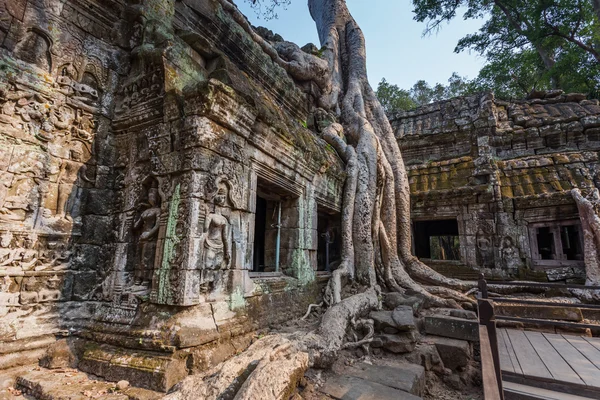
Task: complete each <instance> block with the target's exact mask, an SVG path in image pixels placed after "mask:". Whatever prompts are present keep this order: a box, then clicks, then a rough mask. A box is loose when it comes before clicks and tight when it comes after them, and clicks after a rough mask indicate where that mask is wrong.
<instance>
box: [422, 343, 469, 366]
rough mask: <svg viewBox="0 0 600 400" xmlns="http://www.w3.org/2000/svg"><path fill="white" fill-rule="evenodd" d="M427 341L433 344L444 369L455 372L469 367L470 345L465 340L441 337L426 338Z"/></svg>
mask: <svg viewBox="0 0 600 400" xmlns="http://www.w3.org/2000/svg"><path fill="white" fill-rule="evenodd" d="M427 339H428V340H431V341H432V342H433V344H435V347H436V348H437V350H438V353H439V355H440V357H441V359H442V361H443V363H444V366H445V367H446V368H450V369H451V370H453V371H456V370H458V369H459V368H464V367H466V366H467V365H469V360H470V359H471V345H470V344H469V342H467V341H466V340H458V339H449V338H443V337H431V338H429V337H428V338H427Z"/></svg>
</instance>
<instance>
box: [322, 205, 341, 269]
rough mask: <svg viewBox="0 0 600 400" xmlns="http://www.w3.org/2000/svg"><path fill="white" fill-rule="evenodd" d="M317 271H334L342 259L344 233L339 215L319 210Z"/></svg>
mask: <svg viewBox="0 0 600 400" xmlns="http://www.w3.org/2000/svg"><path fill="white" fill-rule="evenodd" d="M317 218H318V220H317V234H318V235H319V240H318V246H317V271H329V272H330V271H333V270H335V269H336V268H337V267H338V266H339V265H340V261H341V259H342V251H341V250H342V246H341V242H342V232H341V219H340V215H339V214H332V213H327V212H325V211H323V210H320V209H319V210H318V215H317Z"/></svg>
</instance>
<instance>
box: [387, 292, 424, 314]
mask: <svg viewBox="0 0 600 400" xmlns="http://www.w3.org/2000/svg"><path fill="white" fill-rule="evenodd" d="M383 304H384V305H385V306H386V307H387V308H390V309H392V310H393V309H395V308H396V307H398V306H410V307H411V308H412V309H413V312H415V313H416V312H417V311H419V309H421V307H422V306H423V299H422V298H419V297H415V296H405V295H403V294H400V293H395V292H392V293H386V295H385V298H384V300H383Z"/></svg>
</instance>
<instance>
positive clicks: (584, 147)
mask: <svg viewBox="0 0 600 400" xmlns="http://www.w3.org/2000/svg"><path fill="white" fill-rule="evenodd" d="M391 123H392V126H393V127H394V131H395V132H396V138H397V140H398V143H399V146H400V148H401V150H402V154H403V157H404V160H405V162H406V165H407V169H408V173H409V177H410V185H411V199H412V216H413V225H414V226H413V228H415V226H416V225H419V224H421V225H419V227H420V226H422V224H423V221H433V222H431V223H430V225H431V224H433V225H431V226H434V225H435V221H436V220H438V221H449V220H456V225H457V232H458V241H459V250H458V253H459V257H455V258H457V259H454V260H433V259H426V260H425V261H426V262H427V263H429V264H430V265H432V266H434V267H435V268H437V269H439V270H440V271H442V272H445V273H448V274H450V275H455V276H458V277H469V278H474V277H475V276H476V271H479V270H483V271H485V272H486V273H487V274H488V275H489V276H490V277H496V278H501V279H503V278H510V277H521V278H525V277H527V278H530V279H549V280H565V279H567V280H578V279H581V277H582V276H583V274H582V271H583V259H582V248H579V249H565V248H562V246H563V245H564V242H565V241H566V240H565V238H564V237H563V238H562V242H558V241H557V240H556V237H557V236H560V235H564V234H565V232H566V231H565V232H563V231H564V230H565V229H567V230H568V234H569V235H580V236H579V237H581V231H580V228H578V227H579V222H578V218H579V217H578V213H577V207H576V205H575V202H574V201H573V200H572V198H571V194H570V190H571V189H573V188H580V189H582V190H584V191H585V190H586V189H589V188H593V187H597V186H598V182H597V179H598V178H597V169H598V155H597V151H598V149H600V142H599V141H598V139H599V138H598V129H599V127H600V107H599V106H598V101H596V100H586V99H585V96H582V95H578V94H572V95H560V94H555V95H553V97H548V98H544V99H541V98H538V99H531V100H526V101H519V102H503V101H500V100H496V99H494V97H493V96H492V95H489V94H484V95H477V96H471V97H465V98H456V99H452V100H449V101H444V102H439V103H434V104H430V105H427V106H424V107H422V108H419V109H417V110H414V111H410V112H406V113H401V114H398V115H396V116H394V117H393V118H392V119H391ZM565 226H568V228H565ZM419 227H417V228H416V229H417V230H419V229H420V228H419ZM428 229H433V230H434V231H435V228H428ZM539 229H548V230H550V231H552V232H551V235H553V236H552V237H554V238H555V239H554V242H553V243H551V247H552V251H551V253H552V252H553V254H540V253H541V251H540V246H538V243H537V242H538V240H541V239H539V238H538V236H537V235H538V233H539ZM543 233H544V234H545V233H546V232H545V231H544V232H543ZM417 234H418V233H417ZM452 234H453V235H454V233H452ZM423 237H425V236H423ZM574 237H575V236H572V237H571V238H574ZM578 240H579V239H578ZM415 241H417V246H418V245H419V244H418V238H415ZM559 247H561V248H560V249H559ZM548 251H550V250H548ZM567 253H568V254H567ZM571 253H573V254H571Z"/></svg>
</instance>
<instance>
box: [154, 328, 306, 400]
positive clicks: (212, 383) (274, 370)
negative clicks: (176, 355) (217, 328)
mask: <svg viewBox="0 0 600 400" xmlns="http://www.w3.org/2000/svg"><path fill="white" fill-rule="evenodd" d="M307 369H308V354H307V353H305V352H302V351H299V350H298V347H297V345H296V344H295V343H294V342H292V341H290V340H289V339H287V338H285V337H284V336H282V335H270V336H266V337H264V338H262V339H259V340H258V341H256V342H255V343H253V344H252V345H251V346H250V347H249V348H248V349H247V350H246V351H244V352H243V353H241V354H238V355H236V356H235V357H233V358H230V359H229V360H227V361H225V362H223V363H221V364H219V365H218V366H217V367H215V368H214V369H212V370H211V371H208V372H207V373H205V374H201V375H192V376H189V377H187V378H186V379H185V380H184V381H183V382H181V383H179V384H178V385H177V387H176V388H175V390H176V391H175V392H174V393H172V394H169V395H167V396H166V397H164V398H165V399H167V400H197V399H203V400H217V399H219V400H226V399H228V400H279V399H287V398H289V396H290V395H291V394H292V392H293V390H294V389H295V388H296V386H297V384H298V381H299V380H300V378H302V376H304V373H305V372H306V370H307Z"/></svg>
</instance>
